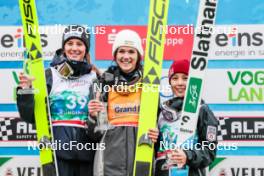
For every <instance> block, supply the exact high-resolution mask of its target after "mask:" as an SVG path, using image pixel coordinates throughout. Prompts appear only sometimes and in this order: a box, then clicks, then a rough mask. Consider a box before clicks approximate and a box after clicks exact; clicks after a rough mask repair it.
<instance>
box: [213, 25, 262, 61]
mask: <svg viewBox="0 0 264 176" xmlns="http://www.w3.org/2000/svg"><path fill="white" fill-rule="evenodd" d="M263 28H264V25H254V24H248V25H217V27H216V28H215V29H214V31H213V32H212V35H213V40H212V43H211V46H212V50H210V54H209V58H211V59H263V58H264V43H263V41H264V31H263Z"/></svg>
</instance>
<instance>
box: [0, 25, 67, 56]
mask: <svg viewBox="0 0 264 176" xmlns="http://www.w3.org/2000/svg"><path fill="white" fill-rule="evenodd" d="M63 29H64V26H62V25H54V26H41V27H40V28H39V32H40V38H41V45H42V48H43V58H44V59H52V57H53V56H54V54H55V51H56V49H58V48H61V39H62V33H63ZM33 30H34V29H33ZM24 48H25V41H24V37H23V29H22V26H1V27H0V61H7V60H8V61H17V60H22V59H23V58H24Z"/></svg>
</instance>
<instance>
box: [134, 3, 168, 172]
mask: <svg viewBox="0 0 264 176" xmlns="http://www.w3.org/2000/svg"><path fill="white" fill-rule="evenodd" d="M168 7H169V0H151V1H150V9H149V21H148V31H147V44H146V49H145V58H144V73H143V81H142V94H141V104H140V114H139V123H138V133H137V144H136V154H135V161H134V172H133V174H134V176H151V173H152V161H153V149H154V146H153V144H152V142H151V141H150V139H148V137H147V133H148V130H149V129H150V128H156V122H157V112H158V102H159V85H160V78H161V71H162V61H163V51H164V42H165V33H164V32H162V30H161V29H162V27H164V26H166V25H167V16H168ZM150 107H151V108H150Z"/></svg>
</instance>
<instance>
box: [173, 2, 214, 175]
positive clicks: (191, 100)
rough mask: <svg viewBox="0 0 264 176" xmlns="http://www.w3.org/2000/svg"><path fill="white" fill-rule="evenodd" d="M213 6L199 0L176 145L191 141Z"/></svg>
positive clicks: (208, 47)
mask: <svg viewBox="0 0 264 176" xmlns="http://www.w3.org/2000/svg"><path fill="white" fill-rule="evenodd" d="M216 9H217V0H211V1H210V0H200V5H199V11H198V16H197V24H196V28H198V30H197V32H196V33H195V34H194V42H193V49H192V56H191V60H190V71H189V76H188V81H187V86H186V92H185V98H184V103H183V110H182V115H181V117H180V120H181V123H180V128H179V129H180V130H179V134H178V138H177V146H179V147H180V146H183V145H185V144H188V146H192V145H193V143H194V139H195V132H196V127H197V122H198V116H199V109H200V104H201V95H202V90H203V83H204V77H205V71H206V67H207V64H208V55H209V50H210V42H211V41H212V31H213V29H214V24H215V18H216ZM177 170H178V171H177ZM180 170H182V169H177V168H172V169H171V170H170V176H176V175H177V176H178V175H179V173H178V172H181V173H182V171H180ZM187 175H188V173H187Z"/></svg>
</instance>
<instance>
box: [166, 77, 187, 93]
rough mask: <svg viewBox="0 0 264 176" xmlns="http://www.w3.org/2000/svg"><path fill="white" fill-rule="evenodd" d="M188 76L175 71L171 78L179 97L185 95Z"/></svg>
mask: <svg viewBox="0 0 264 176" xmlns="http://www.w3.org/2000/svg"><path fill="white" fill-rule="evenodd" d="M187 79H188V76H187V75H186V74H184V73H175V74H174V75H173V76H172V77H171V80H170V84H171V87H172V91H173V93H174V95H176V96H177V97H184V95H185V90H186V84H187Z"/></svg>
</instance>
